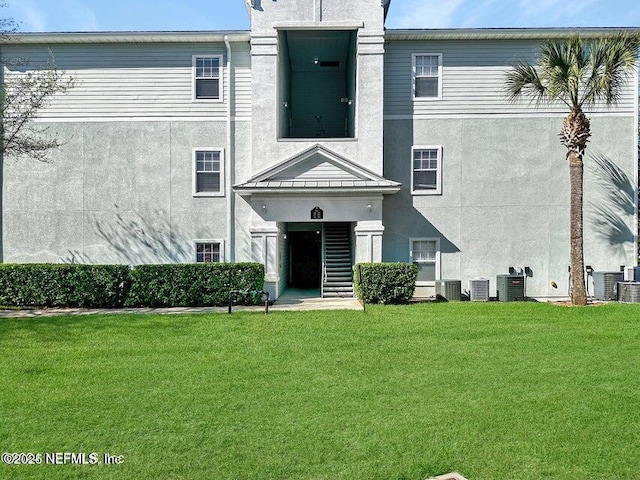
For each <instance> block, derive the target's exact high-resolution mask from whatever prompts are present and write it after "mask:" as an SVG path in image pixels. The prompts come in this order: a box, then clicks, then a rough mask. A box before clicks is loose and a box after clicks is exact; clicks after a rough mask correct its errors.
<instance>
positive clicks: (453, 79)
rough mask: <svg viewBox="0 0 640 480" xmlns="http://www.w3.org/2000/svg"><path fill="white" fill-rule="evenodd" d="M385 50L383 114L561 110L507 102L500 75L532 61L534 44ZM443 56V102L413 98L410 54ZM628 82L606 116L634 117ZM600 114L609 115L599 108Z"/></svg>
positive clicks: (393, 45) (403, 45)
mask: <svg viewBox="0 0 640 480" xmlns="http://www.w3.org/2000/svg"><path fill="white" fill-rule="evenodd" d="M385 48H386V50H385V52H386V53H385V65H384V72H385V79H384V109H385V110H384V113H385V115H386V116H394V115H398V116H410V115H416V116H420V115H425V116H432V115H493V114H509V115H520V114H532V113H535V114H540V113H552V114H553V113H558V114H560V113H563V112H565V111H566V107H565V106H564V105H562V104H561V105H554V106H549V105H545V106H541V107H539V108H536V106H535V105H531V104H530V103H529V102H528V101H524V102H519V103H515V104H513V103H510V102H509V101H508V100H507V99H506V96H505V94H504V80H505V73H506V72H507V71H508V70H509V68H510V67H511V66H512V65H513V64H514V63H517V62H518V61H520V60H523V59H524V60H527V61H529V62H533V61H534V60H535V57H536V53H537V48H538V43H537V42H535V41H526V40H511V41H510V40H501V41H496V40H475V41H468V40H465V41H400V40H398V41H388V42H387V45H386V47H385ZM416 53H418V54H419V53H426V54H442V63H443V69H442V71H443V73H442V99H441V100H416V101H414V100H413V98H412V90H411V89H412V84H411V82H412V79H411V72H412V64H411V61H412V54H416ZM634 96H635V92H634V89H633V81H630V82H629V84H628V85H627V88H626V89H625V94H624V96H623V98H622V101H621V102H620V103H619V104H618V105H617V106H616V107H615V108H613V109H611V111H615V112H618V113H628V114H633V112H634ZM599 110H602V111H609V110H606V109H604V108H600V109H599Z"/></svg>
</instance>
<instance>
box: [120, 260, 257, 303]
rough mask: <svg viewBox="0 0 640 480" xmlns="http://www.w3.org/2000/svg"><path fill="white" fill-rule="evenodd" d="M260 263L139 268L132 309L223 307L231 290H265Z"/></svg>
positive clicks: (133, 280) (134, 274) (134, 279)
mask: <svg viewBox="0 0 640 480" xmlns="http://www.w3.org/2000/svg"><path fill="white" fill-rule="evenodd" d="M263 284H264V266H263V265H261V264H259V263H191V264H166V265H139V266H137V267H135V268H134V269H133V270H132V271H131V290H130V291H129V296H128V298H127V301H126V303H125V305H126V306H131V307H142V306H144V307H178V306H184V307H196V306H200V307H203V306H222V305H227V303H228V301H229V291H230V290H262V288H263Z"/></svg>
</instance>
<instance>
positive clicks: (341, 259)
mask: <svg viewBox="0 0 640 480" xmlns="http://www.w3.org/2000/svg"><path fill="white" fill-rule="evenodd" d="M388 8H389V1H388V0H387V1H384V0H383V1H380V0H315V1H311V0H310V1H305V2H301V1H296V0H278V1H277V2H276V1H272V0H252V1H247V9H248V12H249V15H250V17H251V29H250V31H247V32H238V31H230V32H217V31H213V32H121V33H108V32H99V33H52V34H47V33H44V34H23V35H18V36H15V37H14V38H13V39H12V40H11V41H9V42H5V43H4V44H3V45H2V46H1V47H2V48H1V51H2V56H3V57H5V58H6V57H23V58H24V57H28V58H29V59H30V63H29V65H28V66H22V67H20V66H14V67H11V66H9V65H7V66H5V68H4V76H5V78H11V76H13V75H21V74H23V73H24V71H26V70H28V69H30V68H38V65H40V64H43V63H45V62H47V61H48V60H49V58H50V57H49V50H48V49H50V50H51V52H52V53H53V55H54V56H55V62H56V64H57V66H58V68H60V69H63V70H65V71H66V72H67V73H68V74H70V75H72V76H73V77H75V79H76V84H75V86H74V88H73V89H72V90H71V91H69V92H68V94H66V95H62V96H57V97H56V98H55V99H54V100H53V102H52V103H51V105H50V106H49V107H47V108H46V109H44V110H43V111H42V112H41V114H40V116H39V118H38V122H39V123H40V124H41V125H42V126H47V127H49V133H50V134H55V135H56V136H57V137H58V138H59V139H60V140H62V141H63V142H65V143H64V146H63V147H62V148H61V149H59V150H57V151H52V152H51V154H50V161H49V162H48V163H39V162H35V161H25V160H17V159H13V158H5V159H4V167H3V190H2V259H3V261H4V262H88V263H128V264H139V263H157V262H194V261H198V262H199V261H225V262H227V261H251V260H253V261H259V262H261V263H263V264H264V265H265V268H266V286H267V288H269V289H270V290H271V291H272V292H273V293H274V294H275V295H279V294H281V293H282V292H283V291H284V290H285V289H286V288H288V287H301V288H307V287H308V288H319V289H320V291H321V292H322V294H323V295H350V294H352V293H351V292H352V285H351V269H352V265H353V264H354V262H361V261H373V262H379V261H401V262H406V261H413V262H416V263H417V264H418V266H419V279H418V286H419V287H420V289H419V291H418V292H419V294H429V293H433V285H434V282H435V281H436V280H438V279H444V278H451V279H459V280H462V282H463V286H465V287H466V284H467V281H468V280H469V279H473V278H477V277H488V278H491V277H493V278H495V275H496V274H500V273H507V271H508V269H509V267H522V268H524V267H528V269H527V272H529V278H528V280H527V282H528V284H527V293H528V294H529V295H531V296H538V297H553V296H566V294H567V288H568V275H567V266H568V264H569V239H568V227H569V218H568V212H569V207H568V205H569V194H568V189H569V187H568V186H569V181H568V166H567V162H566V160H565V151H564V149H563V147H562V146H561V145H560V143H559V141H558V139H557V133H558V132H559V130H560V127H561V125H562V118H563V116H564V115H565V113H566V112H565V109H564V108H563V106H562V105H544V106H535V105H530V104H527V103H524V102H523V103H515V104H513V103H509V102H508V101H507V100H506V97H505V95H504V92H503V83H504V78H505V72H506V71H507V70H508V69H509V68H510V66H511V65H512V64H513V63H514V62H515V61H517V60H520V59H522V58H524V59H528V60H530V61H533V60H534V59H535V54H536V50H537V46H538V45H539V43H540V42H541V41H542V40H544V39H546V38H556V37H566V36H568V35H570V33H572V32H570V31H569V30H562V29H542V30H540V29H531V30H529V29H479V30H477V29H449V30H388V29H387V30H386V29H385V28H384V22H385V17H386V13H387V9H388ZM580 33H581V34H582V35H584V36H586V37H597V36H601V35H606V34H607V33H609V31H608V30H602V29H582V30H581V31H580ZM637 91H638V75H637V73H636V74H635V75H634V76H633V77H632V79H631V81H630V82H629V84H628V85H627V86H626V88H625V91H624V94H623V96H622V99H621V102H620V103H619V104H618V105H617V106H616V107H614V108H605V107H602V108H598V109H596V110H594V111H593V112H589V114H590V116H591V118H592V128H593V137H592V140H591V143H590V148H589V150H590V155H589V157H588V158H587V159H586V164H587V167H586V180H585V191H586V197H585V257H586V263H587V264H589V265H592V266H593V267H594V268H596V269H598V270H611V269H614V270H617V269H618V268H619V266H620V265H630V264H635V258H636V243H637V241H636V240H637V235H636V232H637V228H636V217H637V208H636V202H635V195H636V187H635V186H636V185H637V178H636V177H637V168H636V167H637V162H638V158H637V156H638V154H637V148H636V145H637V128H636V125H637V121H638V118H637V115H638V113H637V112H638V103H637V101H638V100H637V94H636V92H637ZM552 284H554V285H557V288H556V287H553V286H552ZM492 290H494V291H495V285H494V284H493V282H492Z"/></svg>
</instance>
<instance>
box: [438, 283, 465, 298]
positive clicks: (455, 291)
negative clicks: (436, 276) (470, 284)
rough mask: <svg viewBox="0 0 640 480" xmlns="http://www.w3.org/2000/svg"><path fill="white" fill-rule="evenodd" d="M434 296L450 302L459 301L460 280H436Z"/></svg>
mask: <svg viewBox="0 0 640 480" xmlns="http://www.w3.org/2000/svg"><path fill="white" fill-rule="evenodd" d="M436 295H440V296H442V297H444V298H446V299H447V300H449V301H450V302H452V301H460V300H461V298H462V282H461V281H460V280H436Z"/></svg>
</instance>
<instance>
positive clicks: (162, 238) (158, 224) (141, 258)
mask: <svg viewBox="0 0 640 480" xmlns="http://www.w3.org/2000/svg"><path fill="white" fill-rule="evenodd" d="M116 208H117V206H116ZM95 228H96V232H97V234H98V236H99V237H101V238H102V239H103V240H104V241H105V242H106V243H107V245H105V246H103V247H102V248H103V250H104V251H105V253H106V256H108V257H110V259H109V262H114V263H123V264H129V265H139V264H145V263H177V262H185V261H193V260H192V257H193V252H191V250H190V249H189V247H188V246H189V245H190V244H191V243H190V241H189V240H187V239H185V238H184V237H183V236H181V235H179V233H178V232H177V231H176V229H175V228H172V227H171V225H170V223H169V220H168V218H167V214H166V212H164V211H149V212H147V213H144V214H140V213H138V212H126V213H122V212H120V211H117V213H116V215H115V217H114V218H113V219H110V220H109V221H100V220H98V221H96V223H95ZM104 256H105V255H104V254H103V255H100V257H102V258H103V257H104ZM111 259H113V260H111ZM61 260H63V261H64V262H65V263H95V261H96V260H97V259H96V258H91V255H88V254H86V253H81V252H77V251H69V257H68V258H66V259H61ZM100 261H102V260H100Z"/></svg>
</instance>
